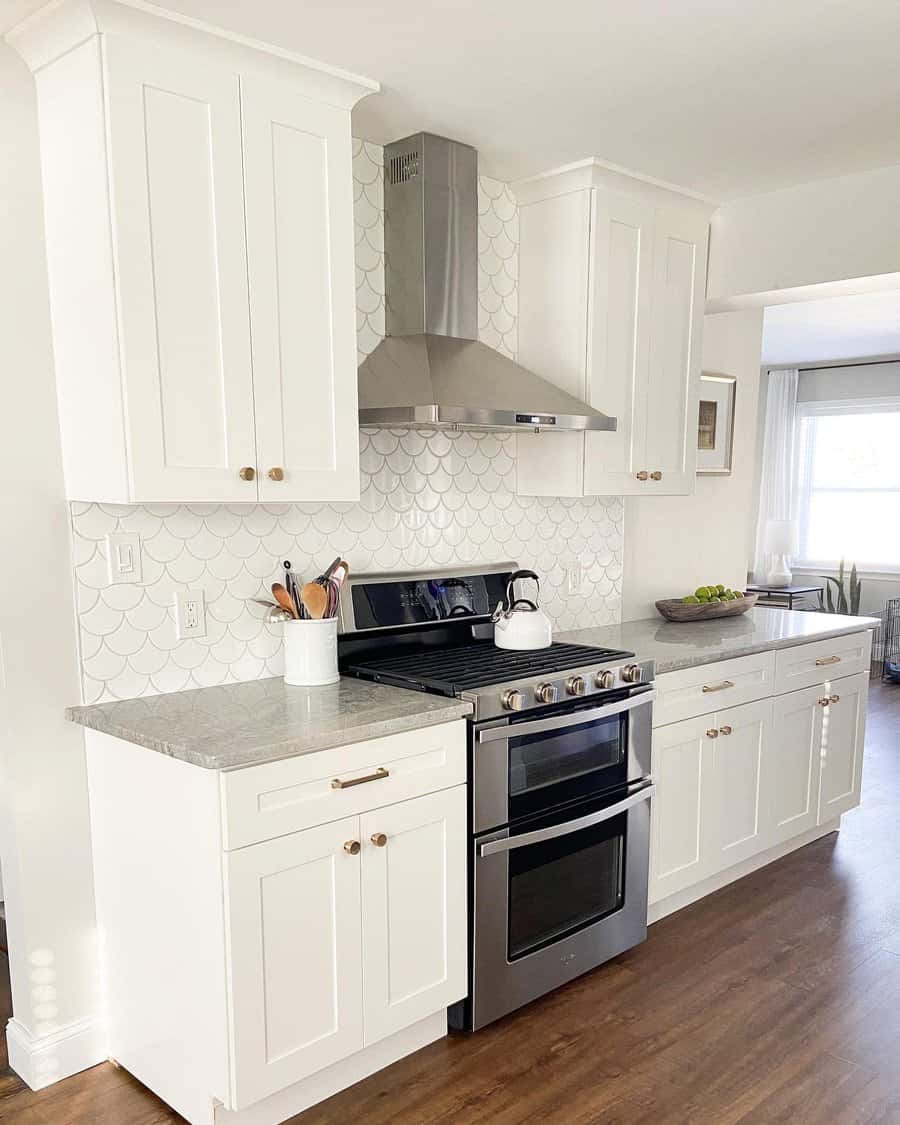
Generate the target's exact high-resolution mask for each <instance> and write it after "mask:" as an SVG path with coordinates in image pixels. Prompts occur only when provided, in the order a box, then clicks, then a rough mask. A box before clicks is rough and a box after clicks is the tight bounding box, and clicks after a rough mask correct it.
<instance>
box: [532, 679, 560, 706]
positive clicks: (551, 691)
mask: <svg viewBox="0 0 900 1125" xmlns="http://www.w3.org/2000/svg"><path fill="white" fill-rule="evenodd" d="M534 698H535V699H536V700H537V701H538V703H555V702H556V687H555V686H554V685H553V684H548V683H543V684H538V685H537V687H536V688H535V689H534Z"/></svg>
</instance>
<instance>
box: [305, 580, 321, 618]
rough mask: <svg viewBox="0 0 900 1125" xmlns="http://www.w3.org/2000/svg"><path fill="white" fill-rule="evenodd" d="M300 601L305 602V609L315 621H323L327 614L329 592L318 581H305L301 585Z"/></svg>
mask: <svg viewBox="0 0 900 1125" xmlns="http://www.w3.org/2000/svg"><path fill="white" fill-rule="evenodd" d="M300 601H301V602H303V606H304V609H305V610H306V612H307V613H308V614H309V616H310V617H311V618H312V619H313V620H314V621H321V620H322V618H323V617H324V616H325V607H326V606H327V604H328V594H327V593H326V592H325V589H324V587H322V586H320V585H319V584H318V582H305V583H304V584H303V585H302V586H301V587H300Z"/></svg>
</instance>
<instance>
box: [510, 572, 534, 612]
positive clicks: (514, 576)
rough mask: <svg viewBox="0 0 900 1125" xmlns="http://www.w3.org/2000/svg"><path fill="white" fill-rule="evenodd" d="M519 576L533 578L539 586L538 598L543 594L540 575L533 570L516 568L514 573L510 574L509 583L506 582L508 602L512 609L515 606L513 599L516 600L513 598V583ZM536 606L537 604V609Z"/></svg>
mask: <svg viewBox="0 0 900 1125" xmlns="http://www.w3.org/2000/svg"><path fill="white" fill-rule="evenodd" d="M518 578H530V579H532V581H533V582H534V584H535V586H536V587H537V596H538V599H540V596H541V580H540V578H538V576H537V575H536V574H535V573H534V571H533V570H514V571H513V572H512V574H511V575H510V576H509V579H508V580H507V583H506V604H507V605H508V606H509V607H510V609H511V608H512V606H513V600H514V599H513V583H514V582H515V581H516V580H517V579H518ZM536 608H537V606H535V609H536Z"/></svg>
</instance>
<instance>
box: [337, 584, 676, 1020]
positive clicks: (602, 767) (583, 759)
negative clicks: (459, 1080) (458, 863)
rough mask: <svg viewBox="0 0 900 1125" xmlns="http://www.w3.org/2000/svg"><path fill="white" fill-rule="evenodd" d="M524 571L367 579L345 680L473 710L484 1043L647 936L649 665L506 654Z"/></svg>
mask: <svg viewBox="0 0 900 1125" xmlns="http://www.w3.org/2000/svg"><path fill="white" fill-rule="evenodd" d="M517 569H518V567H517V566H516V564H515V563H504V564H500V565H498V566H496V567H488V568H478V569H472V570H470V571H463V570H454V571H450V570H445V571H439V572H437V571H436V572H428V573H413V574H385V575H358V576H356V577H355V578H354V579H352V580H351V581H350V582H349V583H348V584H345V587H344V590H343V593H342V605H341V626H342V633H341V636H340V639H339V657H340V664H341V670H342V671H343V672H344V673H345V674H349V675H356V676H360V677H362V678H365V679H371V680H376V681H378V682H380V683H387V684H393V685H396V686H398V687H405V688H411V689H414V690H417V691H426V692H435V693H438V694H442V695H448V696H457V697H459V698H461V699H466V700H469V701H470V702H471V703H472V705H473V708H474V714H473V717H472V719H471V721H470V723H469V781H470V786H469V794H470V797H469V802H470V804H469V829H470V840H469V942H470V949H469V977H470V980H469V995H468V997H467V999H466V1000H464V1001H462V1002H461V1003H460V1004H458V1005H454V1007H453V1008H451V1010H450V1022H451V1026H453V1027H456V1028H460V1029H468V1030H474V1029H476V1028H479V1027H483V1026H484V1025H485V1024H488V1023H490V1022H491V1021H492V1020H495V1019H497V1018H499V1017H500V1016H503V1015H505V1014H506V1013H507V1012H511V1011H513V1010H514V1009H515V1008H518V1007H520V1006H521V1005H522V1004H525V1003H527V1002H528V1001H530V1000H533V999H535V998H536V997H538V996H541V995H543V994H544V993H545V992H548V991H550V990H551V989H553V988H555V987H557V986H558V985H560V984H562V983H564V982H565V981H568V980H571V979H572V978H573V977H576V976H578V975H579V974H581V973H583V972H586V971H587V970H588V969H592V968H594V967H595V966H597V965H600V964H602V963H603V962H604V961H607V960H609V959H610V958H611V957H615V956H617V955H618V954H619V953H622V952H623V951H624V950H626V949H629V948H630V947H631V946H633V945H636V944H637V943H638V942H640V941H642V940H643V939H644V938H645V937H646V933H647V878H648V869H649V848H650V801H651V798H652V795H653V784H652V781H651V768H650V767H651V761H650V736H651V711H652V704H653V699H654V694H655V693H654V691H653V677H654V667H653V663H652V661H643V662H640V661H635V660H634V659H633V654H631V653H628V652H619V651H615V650H611V649H603V648H594V647H590V646H586V645H571V644H553V645H551V646H550V647H549V648H545V649H539V650H535V651H526V652H512V651H509V650H503V649H498V648H496V647H495V646H494V644H493V640H492V630H493V626H492V624H491V621H490V615H491V612H492V611H493V609H494V607H495V606H496V604H497V602H498V601H500V600H501V598H502V597H503V595H504V592H505V588H506V581H507V579H508V577H509V574H510V573H512V572H513V571H515V570H517Z"/></svg>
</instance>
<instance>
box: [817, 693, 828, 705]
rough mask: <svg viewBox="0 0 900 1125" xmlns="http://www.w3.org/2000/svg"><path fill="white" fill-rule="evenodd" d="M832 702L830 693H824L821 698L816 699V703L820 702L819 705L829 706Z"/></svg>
mask: <svg viewBox="0 0 900 1125" xmlns="http://www.w3.org/2000/svg"><path fill="white" fill-rule="evenodd" d="M830 702H831V696H830V695H823V696H822V698H821V699H817V700H816V703H818V705H819V706H820V707H827V706H828V704H829V703H830Z"/></svg>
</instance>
